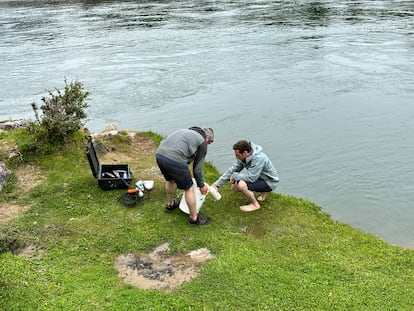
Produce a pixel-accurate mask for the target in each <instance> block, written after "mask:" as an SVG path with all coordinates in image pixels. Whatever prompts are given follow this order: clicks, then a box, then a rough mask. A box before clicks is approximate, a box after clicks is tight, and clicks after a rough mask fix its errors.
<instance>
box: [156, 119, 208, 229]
mask: <svg viewBox="0 0 414 311" xmlns="http://www.w3.org/2000/svg"><path fill="white" fill-rule="evenodd" d="M213 141H214V132H213V129H211V128H204V129H202V128H200V127H198V126H193V127H190V128H189V129H179V130H176V131H175V132H173V133H171V134H170V135H168V136H167V137H166V138H165V139H164V140H163V141H162V142H161V144H160V146H159V147H158V149H157V152H156V160H157V164H158V167H159V168H160V170H161V173H162V174H163V176H164V178H165V180H166V184H165V190H166V195H167V206H166V207H165V211H166V212H172V211H173V210H175V209H176V208H177V207H178V205H179V201H178V200H174V194H175V191H176V190H177V188H178V189H182V190H184V191H185V195H184V198H185V201H186V203H187V206H188V209H189V212H190V213H189V217H188V223H189V224H190V225H206V224H208V223H209V222H210V217H204V216H201V215H198V213H197V209H196V197H195V193H194V185H193V181H192V177H191V173H190V169H189V164H190V163H193V175H194V179H195V180H196V183H197V187H199V188H200V192H201V193H202V194H207V193H208V186H207V185H206V184H205V183H204V177H203V166H204V159H205V157H206V154H207V146H208V145H209V144H211V143H212V142H213Z"/></svg>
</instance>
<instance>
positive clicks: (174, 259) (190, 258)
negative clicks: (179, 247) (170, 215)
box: [115, 243, 214, 291]
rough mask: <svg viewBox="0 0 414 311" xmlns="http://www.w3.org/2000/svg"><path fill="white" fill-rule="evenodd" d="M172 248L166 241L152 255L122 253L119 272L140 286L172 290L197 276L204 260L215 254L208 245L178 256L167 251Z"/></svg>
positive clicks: (130, 282)
mask: <svg viewBox="0 0 414 311" xmlns="http://www.w3.org/2000/svg"><path fill="white" fill-rule="evenodd" d="M168 249H169V244H168V243H164V244H161V245H160V246H158V247H157V248H155V249H154V250H153V251H152V252H151V253H149V254H148V255H137V254H127V255H119V256H118V257H117V258H116V260H115V267H116V269H117V270H118V272H119V273H118V275H119V276H120V277H121V278H123V279H124V281H125V282H126V283H128V284H131V285H133V286H135V287H138V288H142V289H150V290H164V291H169V290H173V289H175V288H177V287H179V286H180V285H181V284H183V283H184V282H188V281H190V280H192V279H194V278H196V277H197V276H198V275H199V274H200V269H199V265H200V263H202V262H206V261H208V260H210V259H212V258H214V256H212V255H211V254H210V252H209V250H208V249H206V248H201V249H198V250H194V251H192V252H190V253H188V254H177V255H174V256H168V255H167V251H168Z"/></svg>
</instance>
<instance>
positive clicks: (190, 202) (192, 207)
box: [185, 186, 197, 220]
mask: <svg viewBox="0 0 414 311" xmlns="http://www.w3.org/2000/svg"><path fill="white" fill-rule="evenodd" d="M185 202H186V203H187V206H188V210H189V211H190V218H191V219H192V220H197V206H196V198H195V193H194V186H191V187H190V188H189V189H187V190H185Z"/></svg>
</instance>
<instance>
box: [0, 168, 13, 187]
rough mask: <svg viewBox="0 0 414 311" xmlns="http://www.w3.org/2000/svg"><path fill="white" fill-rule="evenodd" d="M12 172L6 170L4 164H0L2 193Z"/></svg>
mask: <svg viewBox="0 0 414 311" xmlns="http://www.w3.org/2000/svg"><path fill="white" fill-rule="evenodd" d="M10 174H11V172H10V171H9V170H8V169H7V168H6V165H4V163H0V191H1V190H2V189H3V185H4V184H5V183H6V182H7V179H8V178H9V176H10Z"/></svg>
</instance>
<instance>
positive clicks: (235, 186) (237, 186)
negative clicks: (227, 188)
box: [231, 180, 248, 191]
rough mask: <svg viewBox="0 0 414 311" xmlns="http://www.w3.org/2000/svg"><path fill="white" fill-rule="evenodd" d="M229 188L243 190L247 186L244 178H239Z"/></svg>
mask: <svg viewBox="0 0 414 311" xmlns="http://www.w3.org/2000/svg"><path fill="white" fill-rule="evenodd" d="M231 189H232V190H233V191H245V190H247V189H248V187H247V184H246V182H245V181H244V180H239V181H238V182H237V183H234V184H232V185H231Z"/></svg>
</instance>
